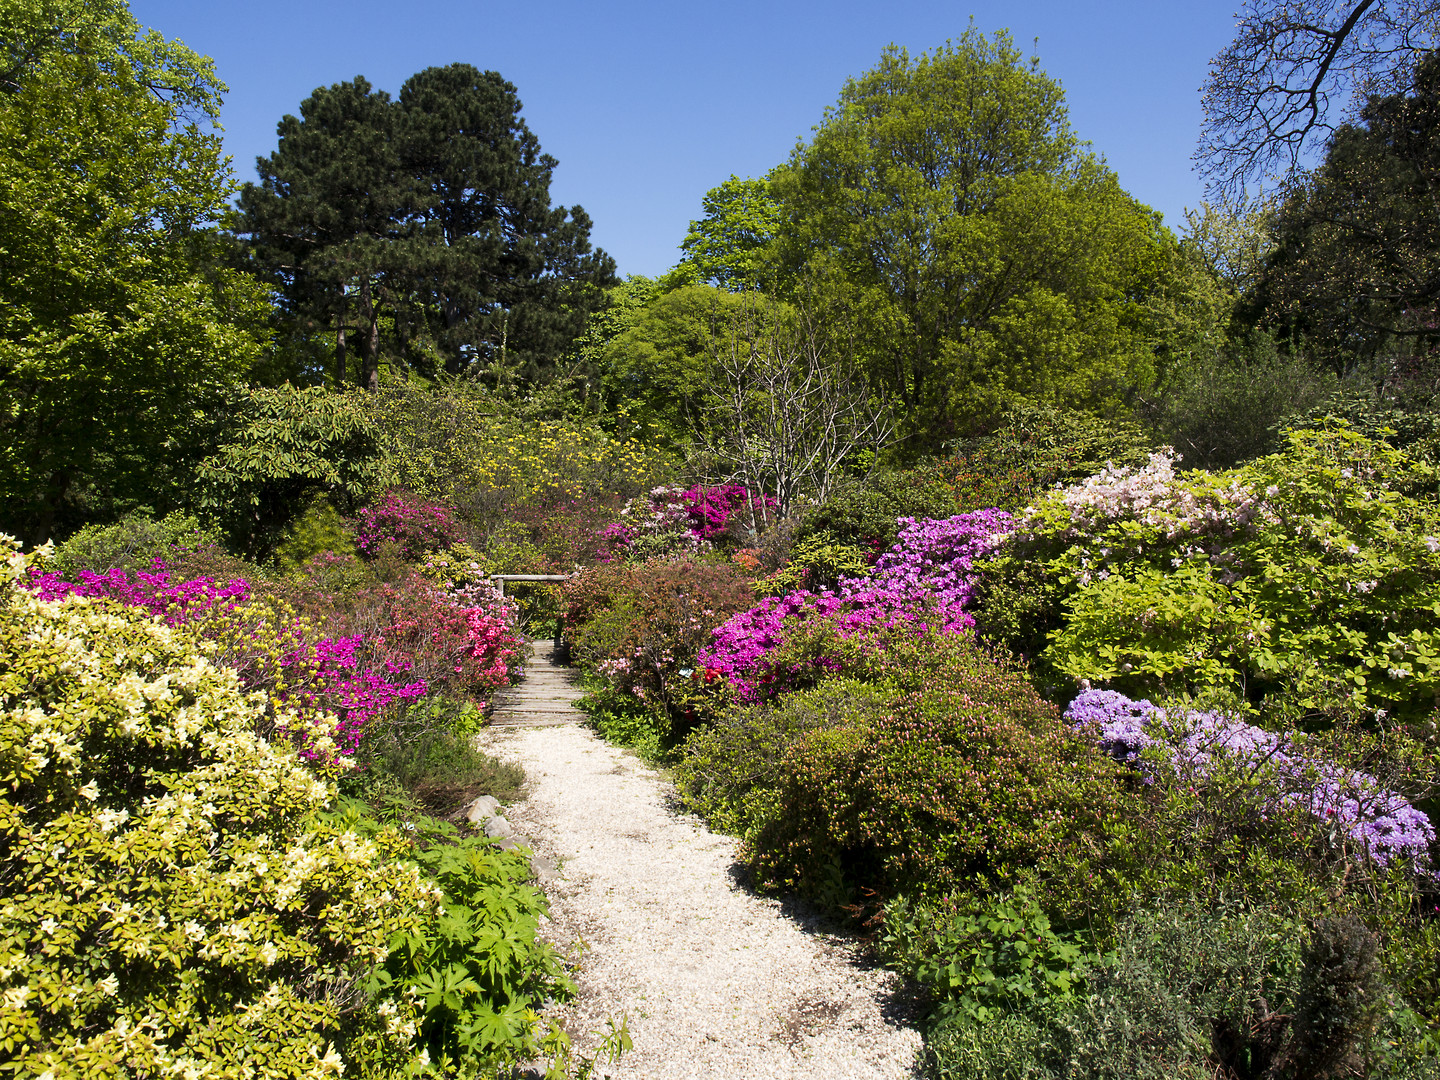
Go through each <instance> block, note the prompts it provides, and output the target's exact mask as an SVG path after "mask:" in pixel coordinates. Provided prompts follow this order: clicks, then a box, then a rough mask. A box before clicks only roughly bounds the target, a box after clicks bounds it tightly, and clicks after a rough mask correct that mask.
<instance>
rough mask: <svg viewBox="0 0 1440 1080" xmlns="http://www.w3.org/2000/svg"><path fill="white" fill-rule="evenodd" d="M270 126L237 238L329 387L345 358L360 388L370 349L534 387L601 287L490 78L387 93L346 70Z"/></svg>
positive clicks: (572, 216)
mask: <svg viewBox="0 0 1440 1080" xmlns="http://www.w3.org/2000/svg"><path fill="white" fill-rule="evenodd" d="M277 130H278V135H279V145H278V147H277V148H276V150H275V152H274V153H273V154H271V155H270V156H269V157H267V158H263V159H261V160H260V162H259V163H258V169H259V173H260V182H259V183H258V184H246V185H245V186H244V189H243V190H242V192H241V196H240V203H239V210H240V213H239V215H238V217H237V221H236V229H237V231H239V232H240V233H241V234H243V235H245V236H247V237H249V241H250V251H251V252H252V254H253V256H254V269H255V270H256V271H257V272H258V273H260V274H261V275H262V276H263V277H264V278H265V279H266V280H267V281H268V282H269V283H270V284H272V285H273V286H274V287H275V288H276V290H277V291H278V292H279V293H280V295H281V297H282V305H283V313H284V319H283V325H284V332H285V333H286V334H287V335H288V336H290V337H293V338H298V339H299V347H300V352H301V353H302V354H305V353H308V354H309V357H310V364H311V365H312V368H313V367H318V368H320V370H321V371H323V370H325V369H326V368H333V371H334V376H333V378H334V382H335V384H336V385H337V386H339V385H343V384H344V383H345V382H346V381H347V379H348V377H349V368H350V361H349V357H348V352H349V350H351V349H354V350H355V351H356V352H357V353H358V359H359V365H358V372H357V375H358V381H359V383H360V385H362V386H364V387H366V388H368V389H372V390H373V389H375V388H376V387H377V386H378V385H379V381H380V378H379V369H380V361H381V356H382V353H384V354H388V356H389V357H390V358H391V359H392V360H404V361H408V362H409V363H410V364H412V365H414V366H416V367H418V368H419V369H420V370H421V372H422V373H423V374H424V375H426V376H428V377H434V376H435V375H436V374H437V373H438V372H440V371H445V372H448V373H450V374H452V375H455V374H462V373H464V374H468V375H470V376H475V377H481V378H485V379H486V380H487V381H490V384H491V385H492V386H493V387H494V388H495V389H496V391H497V392H502V391H509V390H510V389H511V388H513V387H514V386H515V385H516V384H520V383H533V382H534V381H535V380H536V378H537V377H538V375H539V374H540V373H541V371H542V370H543V369H545V368H547V367H549V366H550V365H551V364H552V363H553V361H554V358H555V357H556V356H558V355H561V354H562V353H563V352H564V351H565V349H566V347H567V346H568V345H569V344H570V342H571V341H572V340H573V339H574V338H575V337H576V335H577V334H578V333H580V332H581V331H582V330H583V329H584V326H585V320H586V316H587V314H588V312H589V311H590V310H591V309H593V308H595V307H598V306H599V305H600V303H601V301H602V297H603V292H602V290H603V289H605V288H607V287H609V286H611V285H613V284H615V264H614V260H612V259H611V258H610V257H609V256H608V255H606V254H605V253H604V252H602V251H594V250H592V249H591V247H590V242H589V233H590V219H589V218H588V217H587V216H586V214H585V212H584V211H583V210H582V209H581V208H580V207H578V206H577V207H574V208H573V209H571V210H568V211H567V210H566V209H565V208H564V207H552V206H551V205H550V178H551V173H552V171H553V169H554V167H555V164H556V162H555V160H554V159H553V158H551V157H550V156H549V155H546V154H542V153H541V152H540V144H539V141H538V140H537V139H536V138H535V136H534V134H533V133H532V132H531V131H530V130H529V129H528V127H527V126H526V124H525V121H524V120H523V119H522V118H521V116H520V101H519V98H518V97H517V95H516V91H515V87H514V86H513V85H511V84H510V83H508V82H506V81H505V80H504V79H503V78H501V77H500V75H498V74H497V73H496V72H493V71H487V72H482V71H479V70H477V69H476V68H474V67H473V66H471V65H469V64H450V65H447V66H446V67H431V68H426V69H425V70H424V71H421V72H418V73H416V74H415V75H412V76H411V77H410V78H409V79H407V80H406V82H405V84H404V86H402V87H401V89H400V95H399V99H398V100H394V101H392V100H391V98H390V96H389V95H388V94H386V93H384V92H383V91H376V90H372V88H371V86H370V84H369V82H367V81H366V80H365V79H363V78H360V77H357V78H355V79H354V80H352V81H350V82H345V83H336V84H335V85H333V86H329V87H320V88H317V89H316V90H315V92H314V93H312V94H311V95H310V96H309V97H308V98H306V99H305V100H304V101H303V102H301V104H300V116H299V117H298V118H297V117H295V116H285V117H283V118H282V119H281V121H280V123H279V125H278V129H277ZM322 351H329V352H331V353H332V355H331V356H330V357H326V356H324V355H322ZM310 374H312V376H313V375H319V372H318V371H314V370H313V369H312V371H311V372H310Z"/></svg>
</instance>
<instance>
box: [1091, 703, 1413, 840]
mask: <svg viewBox="0 0 1440 1080" xmlns="http://www.w3.org/2000/svg"><path fill="white" fill-rule="evenodd" d="M1065 719H1066V720H1068V721H1069V722H1070V723H1071V724H1072V725H1074V726H1075V727H1089V728H1091V729H1092V730H1094V731H1095V732H1096V734H1098V735H1099V738H1100V744H1101V746H1102V747H1103V748H1104V749H1105V751H1106V752H1107V753H1109V754H1110V755H1111V756H1112V757H1114V758H1115V759H1116V760H1117V761H1121V762H1124V763H1126V764H1128V765H1131V766H1133V767H1134V768H1136V769H1138V770H1139V771H1141V772H1143V773H1146V774H1148V775H1149V776H1150V777H1151V778H1152V779H1153V776H1154V771H1155V769H1156V767H1157V765H1159V764H1160V763H1161V762H1164V763H1167V764H1168V765H1169V766H1170V767H1171V768H1173V769H1174V770H1175V772H1176V773H1177V775H1181V776H1189V777H1197V778H1203V777H1204V776H1205V775H1206V774H1207V773H1208V772H1209V771H1210V770H1211V769H1212V768H1214V766H1215V765H1216V764H1217V762H1228V763H1231V764H1234V765H1238V766H1240V767H1242V768H1249V769H1253V770H1259V769H1262V768H1264V769H1266V770H1268V772H1269V774H1270V776H1272V777H1273V782H1274V784H1275V786H1276V791H1275V800H1276V802H1277V803H1278V804H1283V805H1293V806H1301V807H1304V808H1305V809H1306V810H1307V811H1309V812H1310V813H1311V814H1312V815H1313V816H1314V817H1316V818H1318V819H1320V820H1322V821H1327V822H1330V823H1333V824H1334V825H1335V826H1336V827H1337V828H1338V829H1340V830H1341V831H1343V832H1344V834H1345V835H1346V836H1347V837H1348V838H1349V839H1350V840H1351V841H1352V842H1353V843H1355V844H1356V845H1357V846H1358V847H1359V848H1360V849H1361V850H1362V851H1365V852H1368V853H1369V855H1370V857H1371V858H1373V859H1374V860H1375V862H1376V863H1377V864H1379V865H1380V866H1386V865H1388V864H1389V863H1390V861H1391V860H1392V859H1397V858H1400V859H1411V860H1413V861H1414V862H1415V863H1416V864H1418V865H1421V866H1428V865H1429V862H1430V845H1431V844H1433V843H1434V842H1435V828H1434V826H1433V825H1432V824H1431V823H1430V819H1429V818H1428V817H1427V816H1426V815H1425V814H1424V813H1423V812H1422V811H1420V810H1417V809H1416V808H1415V807H1414V806H1412V805H1411V804H1410V802H1409V801H1408V800H1407V799H1405V798H1404V797H1403V796H1401V795H1399V794H1397V793H1396V792H1393V791H1389V790H1387V789H1385V788H1384V787H1383V786H1382V785H1381V784H1380V782H1379V781H1378V780H1377V779H1376V778H1375V777H1373V776H1371V775H1369V774H1368V773H1362V772H1356V771H1353V770H1348V769H1343V768H1341V767H1339V766H1337V765H1334V764H1332V763H1330V762H1317V761H1313V760H1310V759H1307V758H1302V757H1299V756H1297V755H1295V754H1294V753H1292V752H1291V750H1290V739H1289V738H1288V737H1285V736H1281V735H1276V734H1274V733H1273V732H1269V731H1265V730H1263V729H1261V728H1258V727H1255V726H1254V725H1253V724H1247V723H1245V722H1244V721H1241V720H1237V719H1235V718H1233V717H1229V716H1226V715H1224V714H1223V713H1218V712H1186V713H1180V714H1177V715H1175V716H1171V715H1169V714H1168V713H1167V712H1166V710H1164V709H1161V708H1159V707H1158V706H1156V705H1153V704H1151V703H1150V702H1149V701H1145V700H1143V699H1141V700H1139V701H1135V700H1132V699H1131V698H1128V697H1126V696H1125V695H1124V694H1121V693H1117V692H1116V691H1114V690H1086V691H1084V692H1083V693H1081V694H1080V695H1079V696H1078V697H1076V698H1075V700H1074V701H1072V702H1071V703H1070V706H1069V708H1068V709H1066V710H1065ZM1147 751H1150V753H1147Z"/></svg>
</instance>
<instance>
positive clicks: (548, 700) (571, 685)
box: [490, 640, 585, 728]
mask: <svg viewBox="0 0 1440 1080" xmlns="http://www.w3.org/2000/svg"><path fill="white" fill-rule="evenodd" d="M530 646H531V648H533V649H534V650H535V655H534V657H533V658H532V659H531V660H530V662H529V663H528V664H526V665H525V678H523V679H521V680H520V681H519V682H518V683H516V684H515V685H514V686H507V687H506V688H505V689H504V690H500V691H497V692H496V694H495V696H494V699H493V701H494V705H495V711H494V712H493V714H492V715H491V719H490V726H491V727H497V728H498V727H504V728H510V727H526V728H533V727H557V726H558V725H560V724H575V723H579V722H580V721H581V720H584V719H585V714H584V713H582V712H580V710H578V709H576V708H575V705H574V702H575V699H576V698H578V697H580V696H581V694H582V693H584V691H582V690H581V689H580V687H579V686H577V685H576V684H575V673H574V671H573V670H572V669H570V668H568V667H565V666H564V665H563V664H560V663H558V662H557V658H556V655H555V643H554V642H553V641H549V640H541V641H532V642H530Z"/></svg>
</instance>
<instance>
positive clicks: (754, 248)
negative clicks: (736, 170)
mask: <svg viewBox="0 0 1440 1080" xmlns="http://www.w3.org/2000/svg"><path fill="white" fill-rule="evenodd" d="M701 208H702V209H703V210H704V212H705V213H704V215H703V216H702V217H701V218H700V220H699V221H692V222H690V229H689V231H688V232H687V233H686V234H685V240H684V242H683V243H682V244H681V245H680V248H681V250H683V251H684V252H685V256H684V258H683V259H681V262H682V264H689V265H691V266H693V267H694V268H695V272H696V276H697V277H699V279H700V280H701V281H708V282H711V283H712V284H715V285H718V286H720V288H722V289H729V290H730V291H732V292H743V291H744V290H746V289H762V288H766V287H768V286H770V284H771V280H770V279H771V277H772V276H773V271H774V267H773V265H772V263H773V257H772V245H773V243H774V240H775V237H776V234H777V233H778V232H779V230H780V206H779V204H778V203H776V201H775V199H774V198H773V197H772V196H771V194H770V184H769V181H768V180H754V179H749V180H741V179H740V178H739V177H738V176H734V175H733V174H732V175H731V177H730V179H728V180H726V181H725V182H723V183H722V184H720V185H719V186H718V187H713V188H711V189H710V190H709V191H707V192H706V193H705V199H704V201H703V202H702V204H701Z"/></svg>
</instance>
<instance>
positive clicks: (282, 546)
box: [274, 496, 358, 572]
mask: <svg viewBox="0 0 1440 1080" xmlns="http://www.w3.org/2000/svg"><path fill="white" fill-rule="evenodd" d="M317 555H329V556H330V557H331V559H345V558H347V557H351V556H358V553H357V552H356V550H355V534H354V532H353V531H352V530H351V529H350V527H349V526H348V525H347V524H346V523H345V519H344V518H342V517H341V516H340V511H338V510H336V509H335V504H334V503H332V502H331V501H330V500H329V499H327V498H324V497H323V496H321V497H319V498H313V499H311V500H310V504H309V505H308V506H306V507H305V510H304V512H303V513H301V514H300V516H299V517H297V518H296V519H295V520H294V521H292V522H291V523H290V526H289V527H288V528H287V529H286V530H285V532H284V534H283V535H282V536H281V538H280V542H279V543H277V544H276V545H275V552H274V558H275V565H276V566H277V567H279V569H280V570H282V571H286V572H292V571H295V570H298V569H299V568H300V567H301V566H303V565H304V564H305V563H307V562H308V561H309V560H311V559H313V558H314V557H315V556H317Z"/></svg>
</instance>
